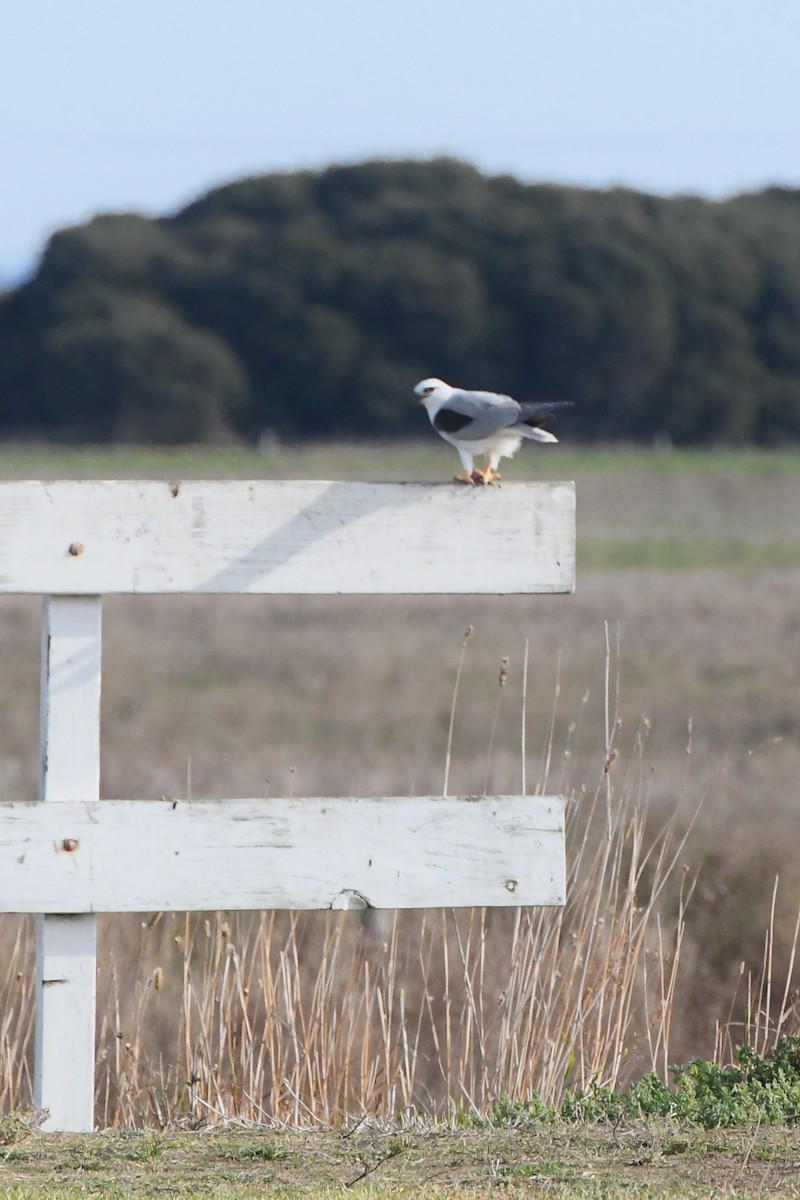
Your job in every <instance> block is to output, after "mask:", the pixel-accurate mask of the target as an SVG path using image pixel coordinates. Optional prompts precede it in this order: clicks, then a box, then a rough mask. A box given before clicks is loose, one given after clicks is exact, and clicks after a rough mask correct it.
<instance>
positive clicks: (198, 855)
mask: <svg viewBox="0 0 800 1200" xmlns="http://www.w3.org/2000/svg"><path fill="white" fill-rule="evenodd" d="M563 835H564V813H563V802H562V801H561V800H560V799H557V798H550V797H533V796H492V797H486V796H482V797H479V798H474V799H473V798H461V799H456V798H450V797H448V798H447V799H444V798H441V797H431V796H421V797H419V796H415V797H392V798H385V799H375V798H371V799H342V798H335V799H316V798H315V799H292V800H278V799H269V800H203V801H144V800H141V801H137V800H105V801H100V802H98V801H73V802H71V803H66V804H59V805H57V806H56V805H53V806H52V807H51V806H48V805H41V804H24V803H22V804H21V803H15V804H2V805H0V911H9V912H49V913H78V912H141V911H150V910H164V911H184V910H191V909H217V908H225V909H272V908H278V909H325V908H339V907H352V906H353V902H357V903H361V904H364V905H365V906H366V905H368V906H371V907H375V908H440V907H445V906H448V907H449V906H453V907H457V906H463V905H526V904H563V903H564V888H565V883H564V836H563Z"/></svg>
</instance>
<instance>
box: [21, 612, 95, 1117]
mask: <svg viewBox="0 0 800 1200" xmlns="http://www.w3.org/2000/svg"><path fill="white" fill-rule="evenodd" d="M100 644H101V601H100V598H99V597H98V596H80V597H75V596H63V597H51V598H48V599H47V600H46V601H45V603H44V607H43V615H42V658H41V693H40V703H41V715H40V726H41V729H40V784H39V796H40V802H39V803H36V804H34V805H31V806H29V807H30V808H32V809H33V810H34V811H36V812H38V813H39V814H40V816H41V817H43V818H44V819H45V820H47V818H48V817H51V816H52V818H53V819H54V820H55V821H56V822H58V819H59V818H58V813H59V812H60V811H61V809H62V807H64V806H65V805H68V804H69V802H70V801H73V800H74V799H75V797H76V796H80V797H85V798H86V799H93V800H95V802H96V800H97V796H98V794H99V779H100ZM12 807H15V806H12ZM26 911H28V912H38V913H47V912H48V911H50V910H48V909H47V908H44V909H43V908H39V907H36V908H29V909H27V910H26ZM52 911H54V912H55V911H61V912H66V911H69V910H66V909H61V910H55V909H54V910H52ZM85 911H86V910H82V909H77V910H76V912H85ZM95 926H96V922H95V918H94V917H93V916H41V917H40V918H39V922H38V936H37V950H36V1030H35V1053H34V1100H35V1103H36V1105H37V1107H38V1108H43V1109H47V1110H48V1112H49V1114H50V1116H49V1120H48V1121H47V1123H46V1125H45V1128H48V1129H71V1130H75V1131H85V1130H90V1129H92V1128H93V1126H94V1037H95V1030H94V1017H95V975H96V970H95V942H96V928H95Z"/></svg>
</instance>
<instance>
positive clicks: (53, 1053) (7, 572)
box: [0, 480, 575, 1131]
mask: <svg viewBox="0 0 800 1200" xmlns="http://www.w3.org/2000/svg"><path fill="white" fill-rule="evenodd" d="M574 585H575V491H574V485H573V484H571V483H534V484H512V485H509V486H508V487H504V488H484V487H479V488H467V487H454V486H452V485H447V486H439V485H436V486H424V485H417V484H408V485H403V484H359V483H324V482H322V483H320V482H291V483H288V482H253V483H247V482H232V481H226V482H212V483H209V482H191V483H160V482H152V481H151V482H118V481H110V480H109V481H89V482H56V483H42V482H38V481H29V482H22V483H0V592H4V593H22V594H38V595H41V596H43V597H44V598H45V601H44V606H43V616H42V654H41V731H40V761H41V771H40V787H39V801H37V802H34V803H30V802H27V803H26V802H22V801H17V802H15V803H4V804H0V911H5V912H27V913H35V914H37V921H38V931H37V962H36V1030H35V1049H34V1099H35V1103H36V1105H37V1107H39V1108H42V1109H45V1110H47V1111H48V1113H49V1118H48V1120H47V1122H46V1127H47V1128H49V1129H63V1130H75V1131H81V1130H89V1129H92V1128H93V1125H94V1055H95V1044H94V1038H95V986H96V971H97V962H96V918H95V914H96V913H101V912H130V911H134V912H139V911H152V910H158V911H166V910H170V911H175V910H178V911H182V910H190V909H195V910H197V909H201V910H202V909H215V908H217V909H219V908H229V909H245V908H250V909H261V908H292V909H302V908H317V909H331V908H332V909H340V908H344V909H346V908H366V907H375V908H420V907H424V908H435V907H444V906H447V907H450V906H462V905H481V906H482V905H487V906H488V905H498V906H499V905H528V904H530V905H533V904H563V903H564V899H565V861H564V860H565V851H564V804H563V801H562V800H561V799H560V798H557V797H556V798H552V797H529V796H494V797H492V796H481V797H478V798H471V797H460V798H451V797H448V798H444V797H430V796H425V797H389V798H368V799H355V798H344V799H282V800H279V799H273V798H270V799H264V800H201V801H188V800H180V801H178V800H172V801H134V800H105V801H101V800H100V799H99V778H100V771H99V765H100V757H99V756H100V683H101V618H102V597H103V595H110V594H120V593H145V594H157V593H204V592H205V593H245V592H250V593H257V594H269V593H275V594H278V593H296V594H334V593H349V594H380V593H386V594H388V593H408V594H424V593H443V594H454V593H484V594H499V593H537V592H539V593H547V592H551V593H552V592H570V591H572V590H573V589H574Z"/></svg>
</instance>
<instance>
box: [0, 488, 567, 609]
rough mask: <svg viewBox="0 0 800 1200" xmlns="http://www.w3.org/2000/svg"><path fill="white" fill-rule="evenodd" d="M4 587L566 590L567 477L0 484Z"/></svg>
mask: <svg viewBox="0 0 800 1200" xmlns="http://www.w3.org/2000/svg"><path fill="white" fill-rule="evenodd" d="M0 533H1V534H2V536H0V592H15V593H38V594H43V595H46V594H51V595H103V594H112V593H132V592H141V593H159V592H253V593H297V594H330V593H352V594H355V593H360V594H370V593H488V594H499V593H514V592H516V593H529V592H530V593H533V592H570V591H572V590H573V589H574V579H575V491H574V485H573V484H572V483H513V484H506V485H503V486H502V487H475V488H469V487H463V486H458V485H455V484H447V485H422V484H366V483H331V482H320V481H310V482H308V481H306V482H302V481H301V482H284V481H280V482H272V481H267V482H264V481H258V482H242V481H233V480H225V481H213V482H204V481H200V482H197V481H192V482H184V483H173V484H169V483H164V482H156V481H144V482H129V481H110V480H107V481H95V480H90V481H61V482H54V483H44V482H38V481H27V482H4V483H0Z"/></svg>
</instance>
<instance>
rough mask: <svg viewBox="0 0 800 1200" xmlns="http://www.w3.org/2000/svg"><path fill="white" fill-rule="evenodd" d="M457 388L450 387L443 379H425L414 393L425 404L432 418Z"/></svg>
mask: <svg viewBox="0 0 800 1200" xmlns="http://www.w3.org/2000/svg"><path fill="white" fill-rule="evenodd" d="M454 391H456V388H453V387H450V384H449V383H445V382H444V380H443V379H423V380H422V382H421V383H418V384H417V386H416V387H415V388H414V395H415V396H419V402H420V404H424V405H425V407H426V409H427V410H428V413H429V415H430V416H431V418H433V416H434V415H435V414H436V413H437V412H438V411H439V409H440V408H441V406H442V405H443V404H444V403H445V401H446V400H449V399H450V397H451V396H452V394H453V392H454Z"/></svg>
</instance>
